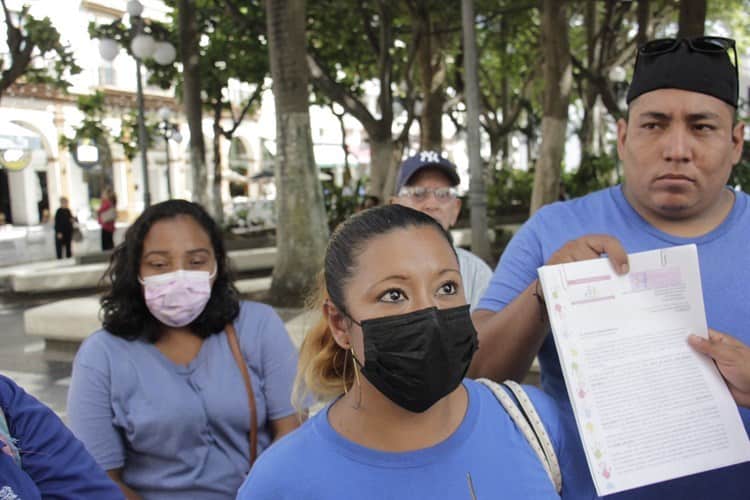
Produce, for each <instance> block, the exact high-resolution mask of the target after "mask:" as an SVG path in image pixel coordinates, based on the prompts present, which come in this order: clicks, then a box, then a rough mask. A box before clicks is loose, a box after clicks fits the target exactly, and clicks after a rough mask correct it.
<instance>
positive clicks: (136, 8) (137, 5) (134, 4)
mask: <svg viewBox="0 0 750 500" xmlns="http://www.w3.org/2000/svg"><path fill="white" fill-rule="evenodd" d="M126 9H127V11H128V15H129V16H130V17H138V16H140V15H141V14H142V13H143V4H142V3H141V2H139V1H138V0H130V1H129V2H128V4H127V7H126Z"/></svg>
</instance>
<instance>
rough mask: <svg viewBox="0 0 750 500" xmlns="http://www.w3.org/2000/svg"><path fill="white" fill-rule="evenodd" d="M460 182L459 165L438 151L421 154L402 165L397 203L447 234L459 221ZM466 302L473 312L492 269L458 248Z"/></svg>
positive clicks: (397, 186)
mask: <svg viewBox="0 0 750 500" xmlns="http://www.w3.org/2000/svg"><path fill="white" fill-rule="evenodd" d="M459 182H460V179H459V177H458V172H457V171H456V166H455V165H454V164H453V163H451V162H450V161H448V160H447V159H446V158H445V157H443V156H442V155H441V154H440V153H438V152H437V151H420V152H419V153H417V154H415V155H413V156H410V157H409V158H407V159H406V160H404V162H403V163H402V164H401V168H400V169H399V173H398V179H397V181H396V193H397V194H396V196H394V197H393V198H392V199H391V203H398V204H399V205H404V206H406V207H409V208H413V209H415V210H419V211H420V212H424V213H426V214H427V215H429V216H431V217H432V218H433V219H435V220H437V221H438V222H439V223H440V225H441V226H443V229H445V230H446V231H448V230H449V229H450V228H451V227H452V226H453V225H454V224H455V223H456V219H458V214H459V212H460V211H461V200H460V199H458V193H457V191H456V186H457V185H458V183H459ZM456 254H457V255H458V265H459V269H460V271H461V281H463V286H464V295H465V296H466V302H467V303H468V304H469V305H470V306H471V309H474V308H475V307H476V305H477V304H478V303H479V299H480V298H481V297H482V295H483V294H484V291H485V290H486V289H487V285H488V284H489V282H490V278H492V270H491V269H490V268H489V266H488V265H487V264H485V262H484V261H483V260H482V259H480V258H479V257H477V256H476V255H474V254H473V253H471V252H469V251H467V250H464V249H463V248H458V247H456Z"/></svg>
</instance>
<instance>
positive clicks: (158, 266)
mask: <svg viewBox="0 0 750 500" xmlns="http://www.w3.org/2000/svg"><path fill="white" fill-rule="evenodd" d="M148 265H149V266H151V267H153V268H155V269H161V268H163V267H164V266H166V263H164V262H149V264H148Z"/></svg>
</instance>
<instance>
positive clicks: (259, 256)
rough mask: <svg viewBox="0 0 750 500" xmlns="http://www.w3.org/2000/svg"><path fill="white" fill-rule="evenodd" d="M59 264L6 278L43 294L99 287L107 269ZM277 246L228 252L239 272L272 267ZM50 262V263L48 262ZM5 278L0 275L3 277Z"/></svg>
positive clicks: (16, 288) (15, 286) (104, 264)
mask: <svg viewBox="0 0 750 500" xmlns="http://www.w3.org/2000/svg"><path fill="white" fill-rule="evenodd" d="M69 260H70V262H66V261H58V262H65V263H64V264H61V265H59V266H57V265H56V264H55V261H53V262H45V263H44V264H45V265H41V263H40V264H37V265H36V266H28V267H25V268H19V269H16V270H15V271H13V272H12V273H10V276H9V277H8V278H7V279H8V281H9V283H10V285H9V287H8V288H10V289H11V290H12V291H13V292H20V293H44V292H57V291H64V290H84V289H89V288H96V287H97V286H98V285H99V280H100V279H101V277H102V276H103V275H104V272H105V271H106V269H107V266H108V263H107V262H95V263H92V264H79V265H73V262H74V261H73V260H72V259H69ZM275 260H276V248H275V247H267V248H248V249H244V250H232V251H230V252H229V261H230V262H231V265H232V268H233V269H234V270H235V271H236V272H247V271H260V270H265V269H271V268H273V265H274V262H275ZM46 264H49V265H46ZM1 279H2V278H0V280H1Z"/></svg>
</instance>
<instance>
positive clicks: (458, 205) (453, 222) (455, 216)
mask: <svg viewBox="0 0 750 500" xmlns="http://www.w3.org/2000/svg"><path fill="white" fill-rule="evenodd" d="M455 203H456V205H455V207H456V208H455V212H454V213H453V220H451V227H453V226H455V225H456V221H457V220H458V216H459V214H460V213H461V198H456V200H455ZM448 229H450V228H448Z"/></svg>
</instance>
